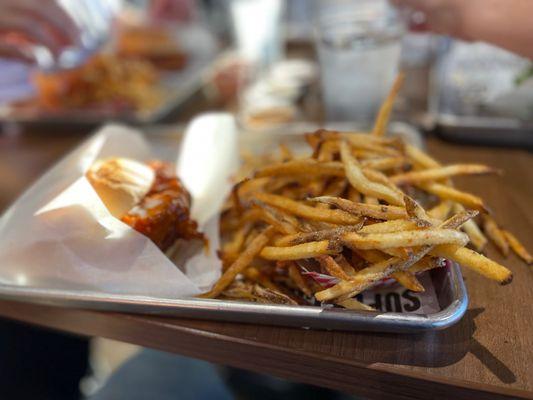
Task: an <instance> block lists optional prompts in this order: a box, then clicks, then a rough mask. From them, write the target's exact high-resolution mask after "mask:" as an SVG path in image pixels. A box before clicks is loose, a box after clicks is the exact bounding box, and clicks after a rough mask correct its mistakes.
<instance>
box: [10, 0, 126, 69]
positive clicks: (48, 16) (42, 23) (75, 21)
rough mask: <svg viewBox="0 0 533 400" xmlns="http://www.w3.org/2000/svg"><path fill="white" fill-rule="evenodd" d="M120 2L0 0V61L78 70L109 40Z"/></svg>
mask: <svg viewBox="0 0 533 400" xmlns="http://www.w3.org/2000/svg"><path fill="white" fill-rule="evenodd" d="M119 5H120V0H100V1H96V0H85V1H81V0H78V1H58V0H0V58H10V59H16V60H19V61H23V62H26V63H35V64H37V65H38V66H40V67H43V68H54V67H65V68H70V67H75V66H78V65H80V64H81V63H83V62H84V61H85V60H86V59H87V58H88V57H89V56H90V54H92V52H94V51H95V50H96V49H97V48H99V47H100V45H102V44H103V43H104V42H105V41H106V40H107V38H108V35H109V32H110V30H111V25H112V21H113V18H114V16H115V15H116V13H117V12H118V9H119Z"/></svg>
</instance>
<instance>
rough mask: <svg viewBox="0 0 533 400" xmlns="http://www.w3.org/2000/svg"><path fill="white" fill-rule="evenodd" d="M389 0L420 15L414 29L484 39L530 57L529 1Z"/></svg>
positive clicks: (532, 42) (531, 8)
mask: <svg viewBox="0 0 533 400" xmlns="http://www.w3.org/2000/svg"><path fill="white" fill-rule="evenodd" d="M390 1H391V3H392V4H394V5H396V6H398V7H406V8H409V9H411V10H412V11H415V12H418V13H419V14H420V15H422V16H423V19H422V21H421V23H419V24H418V26H416V25H415V26H414V28H415V30H420V29H421V28H422V29H427V30H430V31H432V32H435V33H439V34H445V35H450V36H454V37H456V38H459V39H463V40H469V41H484V42H488V43H492V44H495V45H496V46H500V47H503V48H505V49H507V50H510V51H513V52H515V53H517V54H520V55H522V56H525V57H528V58H531V59H533V23H532V21H531V16H532V15H533V0H390ZM415 15H416V14H415Z"/></svg>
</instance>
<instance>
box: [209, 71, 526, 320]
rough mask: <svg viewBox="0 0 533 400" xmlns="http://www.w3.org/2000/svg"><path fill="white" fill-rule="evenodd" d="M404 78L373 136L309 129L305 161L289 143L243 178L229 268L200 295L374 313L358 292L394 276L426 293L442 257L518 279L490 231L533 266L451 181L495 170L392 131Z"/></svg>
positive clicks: (227, 249) (476, 200)
mask: <svg viewBox="0 0 533 400" xmlns="http://www.w3.org/2000/svg"><path fill="white" fill-rule="evenodd" d="M401 81H402V77H401V76H400V77H399V78H398V79H397V81H396V82H395V84H394V86H393V89H392V90H391V93H390V94H389V96H388V98H387V100H386V101H385V103H384V104H383V106H382V107H381V110H380V113H379V115H378V118H377V121H376V123H375V126H374V129H373V131H372V132H370V133H340V132H333V131H326V130H319V131H317V132H315V133H312V134H307V135H306V140H307V142H308V144H309V145H310V147H311V154H310V155H309V156H307V157H296V156H295V155H294V154H293V153H292V152H291V151H290V150H289V149H288V148H287V147H285V146H283V145H281V147H280V155H279V157H278V158H277V160H274V159H273V157H270V160H269V162H267V163H266V165H263V166H257V165H255V166H254V168H253V171H252V172H251V173H249V174H248V177H247V178H244V179H242V180H240V182H238V183H237V184H236V185H235V187H234V189H233V192H232V196H231V198H230V199H229V200H228V204H227V207H226V209H225V210H224V212H223V215H222V219H221V234H222V237H223V239H224V244H223V246H222V249H221V251H220V257H221V259H222V262H223V269H224V271H223V274H222V276H221V278H220V279H219V280H218V281H217V282H216V284H215V285H214V286H213V288H212V289H211V290H210V291H209V292H208V293H205V294H204V295H202V296H203V297H207V298H223V299H239V300H248V301H254V302H261V303H278V304H293V305H294V304H319V303H323V302H327V303H331V304H335V305H338V306H341V307H344V308H348V309H355V310H370V309H371V308H370V307H368V306H366V305H364V304H362V303H361V302H359V301H357V300H356V299H355V296H357V295H358V294H359V293H361V292H363V291H365V290H367V289H369V288H372V287H373V286H374V285H376V284H377V283H380V282H382V281H383V280H384V279H387V278H388V279H394V280H396V281H397V282H398V283H399V284H400V285H403V286H404V287H406V288H408V289H409V290H412V291H414V292H421V291H424V287H423V286H422V285H421V284H420V282H419V280H418V279H417V274H419V273H422V272H425V271H428V270H431V269H433V268H439V267H442V266H443V260H445V259H447V260H451V261H454V262H457V263H458V264H459V265H461V266H462V267H465V268H470V269H473V270H474V271H476V272H478V273H480V274H481V275H483V276H485V277H487V278H489V279H491V280H494V281H497V282H499V283H501V284H507V283H510V282H511V280H512V273H511V271H509V270H508V269H507V268H505V267H504V266H502V265H500V264H499V263H497V262H495V261H493V260H491V259H489V258H487V257H485V256H484V255H482V254H481V252H482V251H483V249H484V247H485V246H486V244H487V242H488V239H487V237H486V236H488V237H489V238H490V239H492V241H493V242H494V244H495V245H496V246H497V247H498V248H499V249H500V250H501V251H502V253H503V254H504V255H507V254H508V253H509V249H510V248H511V249H512V250H514V251H515V252H516V253H517V254H518V255H519V256H520V257H521V258H523V259H524V260H525V261H526V262H527V263H531V262H532V257H531V255H530V254H529V253H528V252H527V251H526V249H525V248H524V247H523V246H522V245H521V244H520V242H519V241H518V239H517V238H516V237H515V236H513V235H512V234H511V233H510V232H508V231H505V230H502V229H500V228H499V227H498V225H497V224H496V222H495V221H494V219H493V218H492V217H491V216H490V214H489V212H488V208H487V206H486V205H485V203H484V202H483V199H481V198H480V197H478V196H476V195H474V194H471V193H467V192H464V191H462V190H459V189H457V188H455V187H454V184H453V180H452V178H453V177H454V176H458V175H479V174H498V173H499V171H497V170H495V169H493V168H491V167H489V166H486V165H477V164H458V165H447V166H443V165H441V164H440V163H439V162H437V161H436V160H434V159H433V158H432V157H430V156H429V155H427V154H426V153H424V152H423V151H421V150H420V149H418V148H416V147H413V146H411V145H410V144H407V143H404V142H403V141H402V140H401V139H399V138H392V137H386V136H385V135H384V134H385V131H386V129H387V125H388V120H389V116H390V113H391V110H392V105H393V102H394V98H395V96H396V94H397V92H398V90H399V88H400V86H401ZM256 164H257V163H256ZM248 170H250V168H249V166H248ZM478 214H479V217H478ZM476 217H478V218H477V220H481V221H482V222H483V228H484V231H485V233H483V232H482V230H481V229H480V227H479V226H478V223H477V222H476V220H475V219H474V218H476ZM485 235H486V236H485ZM469 243H470V244H471V247H472V248H473V249H470V248H468V247H467V245H468V244H469Z"/></svg>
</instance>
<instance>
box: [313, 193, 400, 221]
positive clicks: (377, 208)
mask: <svg viewBox="0 0 533 400" xmlns="http://www.w3.org/2000/svg"><path fill="white" fill-rule="evenodd" d="M308 200H309V201H316V202H319V203H324V204H329V205H332V206H335V207H337V208H339V209H341V210H343V211H346V212H348V213H350V214H353V215H357V216H360V217H371V218H375V219H382V220H391V219H405V218H407V213H406V211H405V209H404V208H403V207H396V206H385V205H373V204H364V203H353V202H351V201H350V200H346V199H341V198H339V197H330V196H321V197H315V198H311V199H308Z"/></svg>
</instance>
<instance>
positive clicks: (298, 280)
mask: <svg viewBox="0 0 533 400" xmlns="http://www.w3.org/2000/svg"><path fill="white" fill-rule="evenodd" d="M288 272H289V277H290V278H291V279H292V281H293V282H294V283H295V284H296V286H297V287H298V289H300V290H301V291H302V293H303V294H304V295H306V296H312V295H313V291H312V290H311V288H310V287H309V285H308V284H307V282H306V281H305V279H304V277H303V276H302V274H301V273H300V267H298V266H297V265H296V264H295V263H294V262H291V263H290V264H289V268H288Z"/></svg>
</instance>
